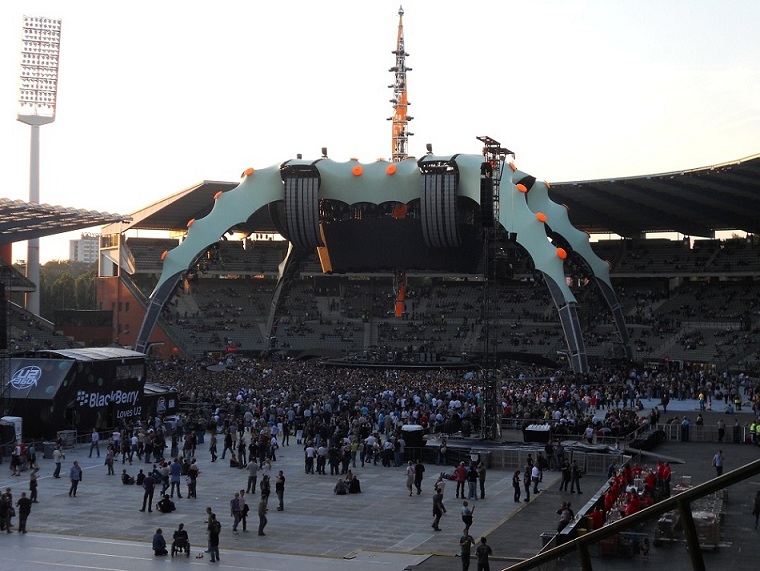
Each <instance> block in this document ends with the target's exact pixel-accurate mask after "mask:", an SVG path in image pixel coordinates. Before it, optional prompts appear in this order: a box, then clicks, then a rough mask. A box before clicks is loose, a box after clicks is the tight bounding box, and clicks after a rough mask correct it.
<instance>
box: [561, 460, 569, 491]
mask: <svg viewBox="0 0 760 571" xmlns="http://www.w3.org/2000/svg"><path fill="white" fill-rule="evenodd" d="M560 466H561V468H560V471H561V472H562V481H561V482H560V484H559V491H560V492H566V491H567V488H568V486H569V485H570V478H571V476H572V473H571V472H572V471H571V469H570V462H568V461H567V460H564V461H563V462H562V464H560Z"/></svg>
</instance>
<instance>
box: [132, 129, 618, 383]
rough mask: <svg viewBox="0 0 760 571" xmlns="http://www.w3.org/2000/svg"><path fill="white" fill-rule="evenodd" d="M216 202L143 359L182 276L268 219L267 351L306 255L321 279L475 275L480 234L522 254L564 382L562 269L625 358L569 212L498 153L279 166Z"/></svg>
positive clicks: (596, 261)
mask: <svg viewBox="0 0 760 571" xmlns="http://www.w3.org/2000/svg"><path fill="white" fill-rule="evenodd" d="M481 140H484V139H483V138H481ZM487 140H488V141H490V142H493V141H492V140H491V139H487ZM508 153H509V152H508ZM214 200H215V203H214V206H213V208H212V210H211V212H210V213H209V214H208V215H207V216H206V217H204V218H201V219H198V220H191V221H189V222H188V230H187V234H186V236H185V238H184V240H183V241H182V242H181V243H180V244H179V245H178V246H177V247H175V248H174V249H172V250H169V251H166V252H164V255H163V256H162V258H163V271H162V273H161V276H160V278H159V281H158V284H157V285H156V287H155V289H154V290H153V292H152V293H151V295H150V303H149V307H148V310H147V312H146V315H145V319H144V321H143V324H142V327H141V329H140V332H139V334H138V338H137V342H136V349H137V350H138V351H143V352H145V351H146V350H147V348H148V346H149V344H150V343H149V338H150V335H151V332H152V330H153V327H154V325H155V324H156V322H157V320H158V318H159V315H160V313H161V310H162V308H163V307H164V305H165V304H166V303H167V301H168V300H169V299H170V297H171V296H172V295H173V293H174V292H175V290H176V287H177V285H178V283H179V281H180V279H181V278H182V277H183V275H184V273H185V272H186V271H187V270H188V269H190V268H191V267H193V265H194V264H195V263H196V261H197V260H198V259H199V257H200V256H201V255H202V254H203V253H205V252H206V250H207V249H208V248H209V247H210V246H212V245H213V244H215V243H216V242H217V241H218V240H219V239H220V238H221V237H222V236H223V235H224V234H225V233H226V232H227V231H229V230H231V229H234V228H235V227H238V226H241V225H243V224H244V223H245V222H246V221H247V220H248V219H249V218H251V217H252V216H253V215H254V214H255V213H256V212H257V211H259V210H260V209H268V212H269V215H270V217H271V219H272V222H273V224H274V225H275V227H277V228H278V230H279V232H280V233H281V234H282V236H283V237H284V238H285V239H286V240H288V242H289V247H288V253H287V255H286V256H285V259H284V260H283V262H282V263H281V264H280V267H279V277H278V283H277V286H276V288H275V292H274V295H273V299H272V304H271V309H270V314H269V317H268V324H267V327H268V335H269V338H270V339H271V338H272V328H273V325H274V321H275V315H276V313H277V309H278V305H279V299H280V295H281V293H282V291H283V288H284V287H285V286H286V284H287V282H288V281H289V280H291V279H292V278H293V277H294V276H295V275H296V274H297V271H298V267H299V266H300V262H301V261H303V259H304V257H305V255H306V254H308V253H309V252H313V251H314V250H316V251H317V254H318V255H319V259H320V262H321V265H322V270H323V271H324V272H325V273H348V272H365V273H372V272H378V271H385V272H391V273H395V272H398V268H404V269H405V271H406V272H408V271H415V270H417V271H438V272H459V273H473V274H474V273H476V272H477V268H478V264H479V262H480V260H481V259H482V256H483V251H484V248H483V244H484V240H485V237H484V236H485V235H486V232H485V231H484V229H486V228H489V227H490V228H493V229H494V231H495V232H497V233H502V235H506V236H509V238H510V239H511V240H513V241H516V242H517V243H518V244H519V245H520V246H522V248H523V249H524V250H525V251H526V252H527V253H528V254H529V255H530V257H531V258H532V261H533V264H534V266H535V269H536V270H537V271H539V272H540V273H541V274H542V275H543V277H544V279H545V281H546V284H547V286H548V288H549V290H550V292H551V296H552V298H553V300H554V304H555V306H556V308H557V312H558V314H559V318H560V321H561V324H562V328H563V332H564V336H565V340H566V343H567V354H568V357H569V361H570V365H571V367H572V369H573V371H575V372H578V373H584V372H587V370H588V363H587V358H586V350H585V347H584V342H583V337H582V331H581V325H580V322H579V319H578V313H577V309H576V305H577V302H576V299H575V297H574V296H573V293H572V291H571V290H570V288H569V287H568V284H567V280H566V272H565V264H566V262H569V261H570V260H571V259H572V261H573V263H574V264H581V265H583V266H585V269H586V271H587V275H589V276H593V277H592V278H591V279H592V281H594V282H595V284H596V285H597V287H598V288H599V289H600V291H601V294H602V297H603V298H604V300H605V301H606V303H607V305H608V306H609V309H610V311H611V313H612V316H613V321H614V324H615V327H616V330H617V334H618V338H619V339H618V341H619V343H620V345H621V346H622V347H623V348H624V351H625V355H626V357H627V358H628V359H631V358H632V351H631V347H630V342H629V339H628V334H627V332H626V328H625V322H624V319H623V312H622V309H621V306H620V304H619V303H618V300H617V297H616V295H615V293H614V291H613V288H612V285H611V283H610V277H609V265H608V263H607V262H605V261H604V260H602V259H601V258H599V257H598V256H597V255H596V254H595V253H594V251H593V250H592V249H591V246H590V244H589V239H588V235H587V234H586V233H585V232H582V231H580V230H578V229H577V228H575V227H574V226H573V225H572V224H571V223H570V220H569V218H568V214H567V209H566V208H565V207H563V206H562V205H560V204H557V203H555V202H552V200H550V198H549V185H548V184H547V183H544V182H540V181H537V180H536V179H535V178H534V177H532V176H530V175H528V174H526V173H524V172H522V171H520V170H518V169H517V168H516V167H515V166H514V164H513V163H509V162H506V154H505V153H503V152H502V153H496V154H493V153H487V152H486V151H485V150H484V153H483V155H470V154H458V155H451V156H435V155H433V154H432V153H431V154H428V155H426V156H424V157H423V158H421V159H418V160H416V159H414V158H407V159H404V160H401V161H398V162H389V161H385V160H378V161H377V162H374V163H369V164H363V163H360V162H359V161H358V160H353V159H352V160H350V161H348V162H334V161H332V160H330V159H328V158H326V157H323V158H320V159H317V160H303V159H297V160H289V161H286V162H284V163H282V164H279V165H275V166H271V167H268V168H264V169H261V170H254V169H252V168H249V169H247V170H246V171H245V172H244V173H243V176H242V180H241V182H240V184H239V185H238V186H237V187H235V188H233V189H232V190H229V191H227V192H219V193H218V194H217V195H216V196H215V197H214ZM404 279H405V277H404ZM486 279H488V278H486ZM402 285H403V284H402ZM398 302H399V300H398V297H397V303H398ZM400 302H401V303H403V297H402V299H401V300H400ZM399 309H400V307H398V306H397V308H396V313H397V315H398V313H399Z"/></svg>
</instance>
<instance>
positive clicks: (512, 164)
mask: <svg viewBox="0 0 760 571" xmlns="http://www.w3.org/2000/svg"><path fill="white" fill-rule="evenodd" d="M509 168H511V169H512V172H515V171H517V167H516V166H515V163H509Z"/></svg>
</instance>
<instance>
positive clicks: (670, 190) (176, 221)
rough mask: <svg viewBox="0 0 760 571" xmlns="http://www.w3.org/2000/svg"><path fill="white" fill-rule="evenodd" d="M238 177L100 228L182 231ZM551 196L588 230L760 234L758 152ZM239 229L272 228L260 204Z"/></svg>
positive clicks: (557, 186)
mask: <svg viewBox="0 0 760 571" xmlns="http://www.w3.org/2000/svg"><path fill="white" fill-rule="evenodd" d="M237 185H238V183H236V182H217V181H202V182H200V183H198V184H196V185H194V186H191V187H189V188H186V189H185V190H182V191H180V192H178V193H176V194H173V195H171V196H169V197H167V198H165V199H162V200H159V201H158V202H155V203H154V204H152V205H150V206H148V207H146V208H144V209H142V210H139V211H137V212H135V213H133V214H132V215H131V222H119V223H116V224H112V225H109V226H107V227H105V228H103V233H104V234H109V233H118V232H125V231H127V230H130V229H135V230H174V231H180V232H182V231H185V230H186V229H187V223H188V221H190V220H191V219H199V218H203V217H204V216H206V215H207V214H208V213H209V212H211V209H212V207H213V205H214V196H215V195H216V193H217V192H219V191H222V192H227V191H229V190H232V189H233V188H235V187H236V186H237ZM550 196H551V198H552V200H554V201H555V202H558V203H560V204H565V205H566V206H567V207H568V208H569V216H570V220H571V222H572V223H573V225H574V226H576V227H577V228H580V229H582V230H585V231H587V232H589V233H592V234H594V233H605V234H606V233H613V234H618V235H620V236H623V237H629V238H635V237H639V236H642V235H644V234H646V233H651V232H678V233H680V234H684V235H689V236H705V237H712V236H713V234H714V232H716V231H720V230H743V231H745V232H749V233H753V234H760V216H758V215H757V213H759V212H760V155H755V156H752V157H748V158H745V159H740V160H737V161H733V162H730V163H724V164H720V165H714V166H710V167H704V168H698V169H692V170H685V171H676V172H670V173H662V174H652V175H642V176H634V177H627V178H618V179H608V180H585V181H576V182H561V183H552V186H551V191H550ZM237 230H240V231H243V232H252V231H254V230H255V231H259V232H274V231H276V229H275V228H274V227H273V225H272V223H271V221H270V219H269V216H268V213H267V212H266V208H264V209H261V210H260V211H259V212H257V213H254V215H253V216H252V217H251V218H249V220H248V221H247V223H246V224H245V227H239V228H237Z"/></svg>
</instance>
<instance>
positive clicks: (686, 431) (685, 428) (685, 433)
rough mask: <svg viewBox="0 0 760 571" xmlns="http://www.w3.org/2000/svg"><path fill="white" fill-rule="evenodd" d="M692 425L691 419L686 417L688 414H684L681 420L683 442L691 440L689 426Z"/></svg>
mask: <svg viewBox="0 0 760 571" xmlns="http://www.w3.org/2000/svg"><path fill="white" fill-rule="evenodd" d="M690 426H691V422H689V419H688V418H686V416H684V417H683V420H682V421H681V442H688V441H689V427H690Z"/></svg>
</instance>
